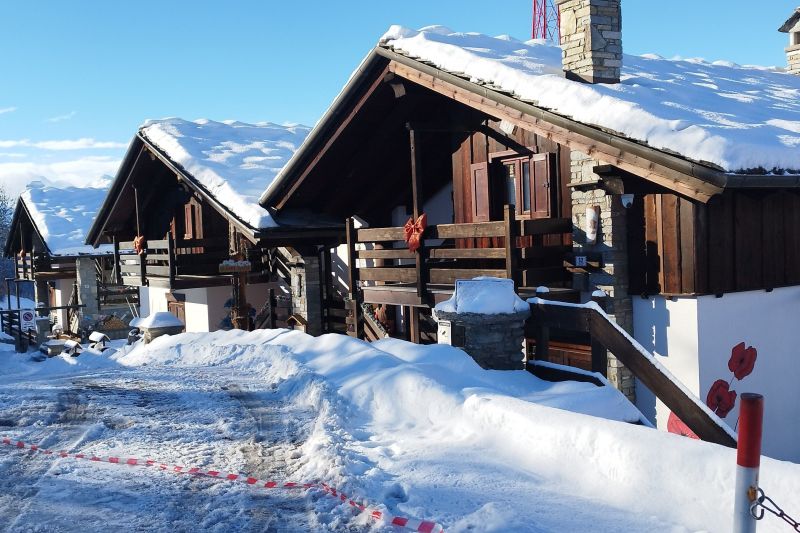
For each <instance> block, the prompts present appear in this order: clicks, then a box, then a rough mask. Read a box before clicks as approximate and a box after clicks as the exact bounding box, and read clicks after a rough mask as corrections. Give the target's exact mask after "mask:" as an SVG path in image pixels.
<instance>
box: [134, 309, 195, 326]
mask: <svg viewBox="0 0 800 533" xmlns="http://www.w3.org/2000/svg"><path fill="white" fill-rule="evenodd" d="M184 325H185V324H184V323H183V322H182V321H181V319H180V318H178V317H176V316H175V315H173V314H172V313H170V312H167V311H159V312H157V313H153V314H152V315H148V316H146V317H144V318H134V319H133V320H131V322H130V326H131V327H133V328H172V327H177V326H184Z"/></svg>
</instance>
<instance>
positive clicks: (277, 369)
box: [117, 330, 800, 531]
mask: <svg viewBox="0 0 800 533" xmlns="http://www.w3.org/2000/svg"><path fill="white" fill-rule="evenodd" d="M117 361H118V362H119V363H120V364H122V365H125V366H139V365H144V364H146V365H148V368H150V369H151V370H153V369H154V367H156V368H157V367H158V366H159V365H176V366H204V365H205V366H220V365H227V366H229V367H230V368H231V369H234V368H239V369H246V370H247V372H248V373H250V374H252V375H253V376H254V377H255V376H261V377H262V379H264V380H266V381H267V382H274V381H275V380H278V381H279V382H281V381H285V382H287V383H294V385H291V386H292V387H293V388H294V389H296V390H297V391H298V393H299V394H302V396H303V397H304V398H305V399H306V401H307V402H308V404H309V406H311V408H312V409H314V410H317V411H318V412H320V413H321V414H320V417H319V419H318V421H317V423H316V424H315V427H314V428H313V429H312V431H311V435H310V436H309V438H308V440H307V441H306V444H305V445H304V446H303V456H302V457H303V458H302V459H301V460H300V461H301V462H302V465H301V466H300V468H299V469H298V470H297V472H296V473H297V475H299V476H303V477H306V478H318V479H322V480H326V481H331V482H334V483H336V484H339V485H342V486H343V487H344V489H345V490H347V491H350V492H348V494H350V493H353V494H356V495H359V496H361V495H363V496H364V497H368V498H371V499H373V500H375V499H376V498H380V501H381V502H382V503H383V505H385V506H386V507H387V508H388V509H390V510H392V512H399V513H404V514H407V515H412V516H418V517H433V518H436V519H437V520H439V521H441V522H443V523H444V525H445V528H446V530H448V531H470V530H481V531H509V530H513V531H553V530H564V529H570V528H576V527H577V528H578V529H586V528H589V527H592V526H594V525H596V524H593V522H592V521H593V520H597V519H599V518H598V516H593V513H594V511H593V509H598V511H597V513H596V514H598V515H600V514H602V516H603V518H602V519H601V520H603V521H605V522H609V521H614V520H611V519H609V516H611V517H614V516H621V517H622V518H620V519H618V520H621V521H616V524H617V526H619V527H621V528H622V529H626V530H630V531H647V530H656V529H659V530H665V529H672V530H675V527H676V526H682V527H684V528H688V529H691V530H697V529H706V530H713V531H724V530H730V528H731V514H732V513H731V502H732V500H733V494H732V491H733V486H734V475H735V452H734V450H730V449H727V448H723V447H720V446H717V445H714V444H709V443H704V442H698V441H694V440H691V439H686V438H682V437H678V436H675V435H671V434H667V433H663V432H658V431H655V430H652V429H649V428H644V427H641V426H634V425H631V424H624V423H620V422H617V421H612V420H604V419H602V418H597V417H594V416H586V415H585V414H580V413H576V412H570V410H572V411H579V412H583V413H593V414H602V415H609V416H611V417H614V418H618V419H628V417H629V416H631V418H632V419H636V418H634V416H635V415H636V412H635V409H633V408H632V406H630V404H628V403H627V401H626V400H624V398H621V396H620V395H619V393H616V391H613V389H610V388H600V389H598V388H596V387H593V386H591V385H588V384H578V383H558V384H553V383H547V382H543V381H541V380H538V379H537V378H535V377H534V376H532V375H530V374H527V373H525V372H521V371H520V372H499V371H487V370H482V369H480V368H479V367H478V366H477V365H476V364H475V363H474V362H473V361H472V359H471V358H469V357H468V356H466V355H465V354H464V353H463V352H461V351H460V350H458V349H455V348H452V347H449V346H438V345H437V346H417V345H413V344H409V343H406V342H403V341H398V340H394V339H386V340H382V341H379V342H377V343H373V344H368V343H365V342H362V341H359V340H355V339H352V338H349V337H346V336H342V335H324V336H322V337H318V338H314V337H310V336H308V335H306V334H304V333H301V332H298V331H288V330H272V331H258V332H252V333H243V332H239V331H230V332H215V333H193V334H183V335H178V336H172V337H161V338H158V339H156V340H155V341H153V342H152V343H151V344H149V345H147V346H137V347H136V348H135V349H134V350H133V351H131V352H130V353H128V354H124V355H120V356H119V357H117ZM312 383H313V384H314V385H313V386H312ZM613 394H615V395H613ZM614 402H617V403H616V404H615V403H614ZM601 405H602V406H603V407H602V408H601ZM553 407H558V408H557V409H554V408H553ZM606 410H607V411H606ZM602 411H605V412H602ZM762 465H763V466H762V483H763V486H764V488H765V489H766V491H767V492H768V493H769V494H771V495H772V496H773V497H774V498H775V499H776V500H777V501H782V502H791V501H793V496H794V495H795V494H797V493H798V491H800V466H798V465H794V464H791V463H785V462H779V461H774V460H771V459H766V458H765V459H764V461H763V463H762ZM521 494H527V495H529V497H530V498H531V501H532V502H535V503H536V504H537V505H533V506H529V505H526V504H523V503H521V502H520V495H521ZM554 499H555V500H557V508H558V509H559V510H560V513H556V514H553V513H549V512H548V511H547V509H548V508H549V506H550V505H552V503H553V501H554ZM565 507H566V508H568V509H571V510H572V511H571V512H569V513H567V514H564V512H563V511H564V508H565ZM609 513H610V514H609ZM773 525H774V524H768V523H767V522H766V521H765V522H764V523H762V524H761V525H760V528H761V529H769V528H770V527H771V526H773ZM578 526H580V527H578Z"/></svg>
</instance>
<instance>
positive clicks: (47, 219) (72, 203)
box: [20, 181, 114, 256]
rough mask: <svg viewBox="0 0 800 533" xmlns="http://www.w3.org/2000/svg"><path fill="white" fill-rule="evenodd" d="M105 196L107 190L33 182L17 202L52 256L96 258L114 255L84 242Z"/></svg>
mask: <svg viewBox="0 0 800 533" xmlns="http://www.w3.org/2000/svg"><path fill="white" fill-rule="evenodd" d="M107 193H108V189H106V188H93V187H63V188H58V187H51V186H48V185H44V184H43V183H42V182H39V181H34V182H31V183H30V184H28V188H27V189H25V191H24V192H23V193H22V194H21V195H20V200H21V201H22V203H23V204H24V205H25V208H26V209H27V211H28V213H29V214H30V217H31V220H32V221H33V223H34V224H35V226H36V229H37V230H38V231H39V234H40V235H41V236H42V239H43V240H44V243H45V244H46V245H47V248H48V249H49V250H50V254H51V255H54V256H72V255H81V254H89V255H98V254H110V253H113V252H114V249H113V246H112V245H109V244H104V245H101V246H99V247H98V248H94V247H92V246H89V245H87V244H84V242H85V240H86V234H87V233H88V231H89V228H90V227H91V226H92V222H94V219H95V217H96V216H97V212H98V211H99V209H100V206H101V205H102V203H103V200H104V199H105V197H106V194H107Z"/></svg>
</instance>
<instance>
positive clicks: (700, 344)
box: [633, 287, 800, 462]
mask: <svg viewBox="0 0 800 533" xmlns="http://www.w3.org/2000/svg"><path fill="white" fill-rule="evenodd" d="M798 316H800V287H789V288H783V289H775V290H774V291H772V292H766V291H750V292H741V293H732V294H726V295H724V296H723V297H722V298H716V297H714V296H702V297H699V298H678V299H676V300H674V301H673V300H668V299H665V298H662V297H655V298H650V299H641V298H634V302H633V322H634V336H635V337H636V339H637V340H638V341H639V342H640V343H641V344H642V345H643V346H644V347H645V348H647V349H648V350H650V351H652V352H653V353H655V354H656V357H657V358H658V360H659V361H660V362H661V363H662V364H664V366H665V367H666V368H668V369H669V370H670V372H672V373H673V374H674V375H675V376H676V377H677V378H678V379H680V380H681V381H682V382H683V383H684V384H685V385H686V386H687V387H688V388H689V389H690V390H691V391H692V392H694V393H695V394H697V396H698V397H699V398H700V399H701V400H703V401H705V400H706V397H707V395H708V391H709V389H710V388H711V386H712V384H713V383H714V382H715V381H717V380H720V379H721V380H724V381H725V382H726V383H727V382H730V390H734V391H736V393H737V401H736V406H735V408H734V409H733V410H732V411H731V412H730V413H729V414H728V415H727V416H726V417H725V418H724V420H725V421H726V422H727V423H728V425H730V426H731V427H732V428H735V426H736V423H737V420H738V416H739V399H738V397H739V396H740V395H741V394H742V393H743V392H757V393H760V394H763V395H764V397H765V414H764V443H763V453H764V454H765V455H768V456H770V457H774V458H776V459H784V460H790V461H795V462H800V444H798V443H800V425H798V422H800V402H798V391H799V390H800V385H799V384H800V355H799V354H798V346H800V327H798ZM740 342H744V343H745V345H746V346H748V347H749V346H752V347H754V348H755V349H756V350H757V353H758V357H757V359H756V363H755V367H754V369H753V372H752V373H751V374H750V375H748V376H745V377H744V378H743V379H742V380H738V379H736V378H735V377H734V375H733V372H732V371H731V370H730V369H729V368H728V361H729V360H730V358H731V351H732V349H733V347H734V346H736V345H737V344H739V343H740ZM698 354H699V355H698ZM636 396H637V406H638V407H639V409H640V410H641V411H642V412H643V413H644V414H645V416H647V417H648V418H649V419H650V420H651V421H652V422H654V423H656V425H657V426H658V427H659V428H661V429H664V430H666V426H667V418H668V416H669V410H668V409H667V408H666V407H665V406H664V405H663V404H662V403H661V402H660V401H656V399H655V398H654V396H653V394H652V393H651V392H650V391H649V390H647V388H645V387H644V386H643V385H641V383H638V382H637V388H636Z"/></svg>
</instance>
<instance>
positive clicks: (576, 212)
mask: <svg viewBox="0 0 800 533" xmlns="http://www.w3.org/2000/svg"><path fill="white" fill-rule="evenodd" d="M599 164H600V163H599V162H598V161H596V160H594V159H592V158H590V157H588V156H586V155H585V154H582V153H580V152H577V151H575V150H573V151H572V153H571V179H570V181H571V182H573V183H576V182H583V183H588V184H591V183H593V182H596V181H597V180H598V178H599V176H597V175H596V174H595V173H594V170H593V169H594V167H595V166H597V165H599ZM579 189H580V190H579ZM595 206H597V207H599V208H600V224H599V228H598V230H597V240H596V242H595V243H594V244H587V242H586V240H587V239H586V233H585V231H584V229H585V228H586V209H587V207H595ZM626 219H627V211H626V209H625V207H623V205H622V201H621V200H620V197H619V196H615V195H609V194H607V193H606V192H605V191H603V190H601V189H597V188H593V187H592V186H591V185H587V188H586V189H584V188H573V189H572V221H573V227H574V229H573V232H574V234H573V242H574V244H573V246H574V251H575V253H576V254H581V253H587V254H598V255H599V256H600V257H601V259H602V261H601V263H602V266H601V268H600V269H598V270H592V269H587V270H588V272H587V273H585V274H584V273H581V274H576V275H575V277H574V284H575V288H576V289H579V290H581V291H582V292H583V293H584V294H583V297H584V298H583V300H584V301H587V300H588V299H589V297H590V295H591V292H592V291H593V290H595V289H596V288H599V289H602V290H603V291H604V292H605V293H606V294H608V298H607V303H606V310H607V312H608V314H609V315H611V316H612V317H613V318H614V320H615V321H616V322H617V323H618V324H619V325H621V326H622V327H623V328H624V329H625V330H626V331H628V332H629V333H633V305H632V302H631V298H630V296H629V295H628V264H627V263H628V259H627V258H628V254H627V233H626ZM608 380H609V381H610V382H611V383H612V384H613V385H614V386H615V387H616V388H618V389H619V390H620V391H622V392H623V394H625V395H626V396H627V397H628V398H629V399H630V400H631V401H635V395H636V391H635V383H634V378H633V374H632V373H631V372H630V370H628V369H627V368H625V367H624V366H622V363H620V362H619V361H618V360H617V359H616V358H615V357H614V356H613V355H612V354H610V353H609V356H608Z"/></svg>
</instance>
